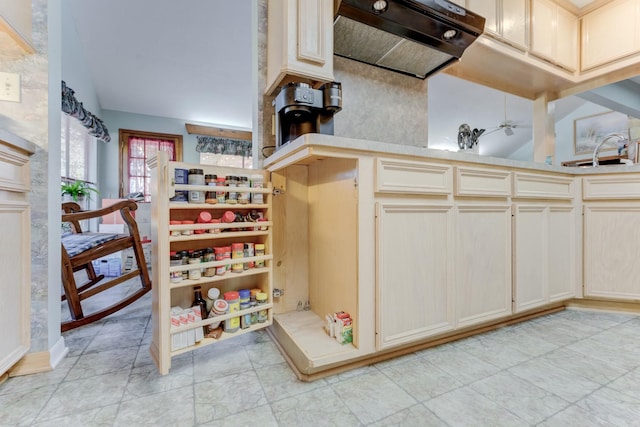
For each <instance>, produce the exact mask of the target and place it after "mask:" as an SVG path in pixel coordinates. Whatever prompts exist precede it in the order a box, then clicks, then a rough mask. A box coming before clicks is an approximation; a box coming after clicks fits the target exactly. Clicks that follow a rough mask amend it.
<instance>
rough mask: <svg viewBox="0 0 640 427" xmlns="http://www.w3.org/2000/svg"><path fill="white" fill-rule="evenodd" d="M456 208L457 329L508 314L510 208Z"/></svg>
mask: <svg viewBox="0 0 640 427" xmlns="http://www.w3.org/2000/svg"><path fill="white" fill-rule="evenodd" d="M456 208H457V209H456V221H455V222H456V226H455V230H456V238H455V288H456V293H457V295H456V317H457V325H456V326H459V327H462V326H468V325H472V324H475V323H480V322H483V321H486V320H491V319H495V318H498V317H502V316H506V315H509V314H511V207H510V206H503V205H459V206H457V207H456Z"/></svg>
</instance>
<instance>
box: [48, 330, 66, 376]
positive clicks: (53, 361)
mask: <svg viewBox="0 0 640 427" xmlns="http://www.w3.org/2000/svg"><path fill="white" fill-rule="evenodd" d="M49 353H51V354H50V357H49V362H50V365H51V369H55V368H56V366H58V363H60V362H61V361H62V359H64V358H65V357H66V356H67V354H68V353H69V347H67V346H66V345H65V343H64V337H62V336H61V337H60V338H59V339H58V341H57V342H56V343H55V344H54V345H53V347H51V348H50V349H49Z"/></svg>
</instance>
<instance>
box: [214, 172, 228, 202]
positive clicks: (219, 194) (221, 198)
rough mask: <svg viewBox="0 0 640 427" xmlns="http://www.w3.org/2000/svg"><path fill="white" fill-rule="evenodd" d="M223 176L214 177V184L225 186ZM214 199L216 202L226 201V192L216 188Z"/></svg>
mask: <svg viewBox="0 0 640 427" xmlns="http://www.w3.org/2000/svg"><path fill="white" fill-rule="evenodd" d="M225 181H226V180H225V178H224V176H219V177H218V178H216V186H217V187H224V186H225ZM216 200H217V201H218V203H226V202H227V193H226V191H223V190H216Z"/></svg>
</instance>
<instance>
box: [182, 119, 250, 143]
mask: <svg viewBox="0 0 640 427" xmlns="http://www.w3.org/2000/svg"><path fill="white" fill-rule="evenodd" d="M184 127H185V128H186V129H187V133H189V134H190V135H193V134H195V135H206V136H217V137H219V138H229V139H241V140H244V141H251V139H252V135H253V134H252V133H251V132H250V131H244V130H236V129H225V128H218V127H213V126H203V125H194V124H191V123H185V124H184Z"/></svg>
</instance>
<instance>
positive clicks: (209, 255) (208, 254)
mask: <svg viewBox="0 0 640 427" xmlns="http://www.w3.org/2000/svg"><path fill="white" fill-rule="evenodd" d="M215 260H216V257H215V255H214V253H213V249H212V248H206V249H205V250H204V253H203V255H202V262H213V261H215ZM215 275H216V268H215V267H211V266H209V267H205V268H204V277H213V276H215Z"/></svg>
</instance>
